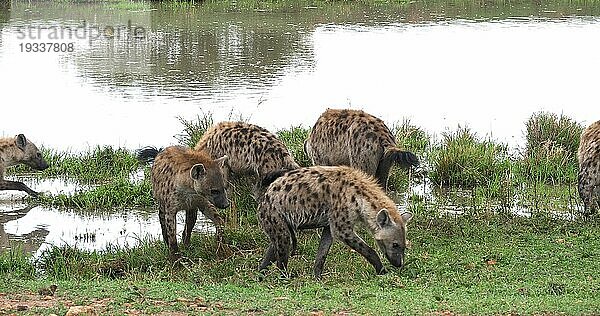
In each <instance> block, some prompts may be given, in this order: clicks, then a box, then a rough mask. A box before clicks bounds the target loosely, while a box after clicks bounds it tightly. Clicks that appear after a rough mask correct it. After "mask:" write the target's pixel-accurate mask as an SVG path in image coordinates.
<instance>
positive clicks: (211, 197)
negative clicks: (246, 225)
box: [139, 146, 229, 259]
mask: <svg viewBox="0 0 600 316" xmlns="http://www.w3.org/2000/svg"><path fill="white" fill-rule="evenodd" d="M139 158H140V159H142V160H146V161H147V160H152V158H154V164H153V165H152V193H153V195H154V198H155V199H156V201H157V202H158V207H159V208H158V218H159V219H160V226H161V228H162V235H163V239H164V241H165V243H166V244H167V246H168V247H169V254H170V257H171V258H172V259H177V258H178V257H179V249H178V247H177V236H176V235H177V227H176V225H177V223H176V215H177V212H179V211H181V210H185V228H184V230H183V238H182V241H183V244H184V245H186V246H187V245H189V243H190V237H191V235H192V229H193V228H194V224H195V223H196V218H197V215H198V211H200V212H202V214H204V216H206V217H207V218H208V219H210V220H211V221H212V222H213V223H214V224H215V225H216V226H217V237H220V234H221V229H222V225H223V220H222V219H221V217H220V216H219V215H218V214H217V210H216V208H215V207H218V208H227V207H229V201H228V200H227V194H226V193H225V182H224V179H223V171H222V170H221V168H222V167H223V165H224V163H225V161H226V160H227V156H223V157H221V158H218V159H215V160H213V159H212V158H210V157H209V156H208V155H207V154H206V153H204V152H202V151H196V150H192V149H189V148H184V147H181V146H171V147H167V148H165V149H163V150H162V151H160V152H159V151H158V150H156V149H152V148H148V147H147V148H145V149H143V150H142V151H140V153H139Z"/></svg>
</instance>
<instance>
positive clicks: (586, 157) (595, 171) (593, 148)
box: [577, 121, 600, 215]
mask: <svg viewBox="0 0 600 316" xmlns="http://www.w3.org/2000/svg"><path fill="white" fill-rule="evenodd" d="M577 158H578V159H579V185H578V189H579V196H580V197H581V199H582V200H583V205H584V207H585V213H586V214H587V215H591V214H594V213H596V212H597V211H598V209H600V121H598V122H595V123H593V124H592V125H590V126H589V127H588V128H586V129H585V130H584V131H583V134H581V142H580V143H579V150H578V153H577Z"/></svg>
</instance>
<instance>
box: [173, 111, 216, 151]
mask: <svg viewBox="0 0 600 316" xmlns="http://www.w3.org/2000/svg"><path fill="white" fill-rule="evenodd" d="M178 119H179V122H180V123H181V124H182V125H183V131H182V132H181V133H179V134H177V135H175V138H176V139H177V140H178V141H179V143H180V144H181V145H183V146H187V147H190V148H193V147H194V146H196V144H197V143H198V141H199V140H200V138H202V135H204V133H205V132H206V130H208V129H209V128H210V127H211V126H213V124H214V120H213V117H212V113H204V114H203V115H202V116H200V115H197V116H196V119H195V120H189V121H188V120H186V119H184V118H182V117H178Z"/></svg>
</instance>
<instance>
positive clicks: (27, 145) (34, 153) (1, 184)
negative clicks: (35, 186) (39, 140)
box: [0, 134, 48, 196]
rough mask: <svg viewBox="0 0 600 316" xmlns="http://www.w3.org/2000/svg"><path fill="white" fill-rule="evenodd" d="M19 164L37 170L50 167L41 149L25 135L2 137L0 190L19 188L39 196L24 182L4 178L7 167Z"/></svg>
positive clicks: (0, 142)
mask: <svg viewBox="0 0 600 316" xmlns="http://www.w3.org/2000/svg"><path fill="white" fill-rule="evenodd" d="M17 164H26V165H28V166H30V167H31V168H33V169H36V170H45V169H47V168H48V163H47V162H46V160H44V157H42V153H41V152H40V150H39V149H38V148H37V147H36V146H35V145H34V144H33V143H32V142H31V141H29V140H28V139H27V138H25V135H23V134H19V135H17V136H15V137H8V138H0V190H18V191H24V192H27V193H28V194H29V195H31V196H37V195H38V193H37V192H35V191H33V190H32V189H30V188H29V187H28V186H26V185H25V184H24V183H22V182H18V181H9V180H4V172H5V171H6V168H7V167H10V166H14V165H17Z"/></svg>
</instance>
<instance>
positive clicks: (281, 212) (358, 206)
mask: <svg viewBox="0 0 600 316" xmlns="http://www.w3.org/2000/svg"><path fill="white" fill-rule="evenodd" d="M279 175H281V176H280V177H279V178H276V177H277V176H279ZM272 177H273V178H276V179H275V180H274V181H273V182H272V183H271V184H270V185H269V187H268V188H267V191H266V193H265V195H264V196H263V198H262V200H261V202H260V205H259V209H258V219H259V222H260V225H261V227H262V228H263V229H264V231H265V232H266V234H267V235H268V236H269V240H270V244H269V247H268V249H267V251H266V253H265V256H264V259H263V261H262V263H261V265H260V268H259V269H260V270H264V269H266V268H267V267H268V266H269V265H270V264H271V263H273V262H275V261H276V262H277V266H278V267H279V268H280V269H282V270H285V269H286V268H287V263H288V258H289V256H290V252H292V250H293V249H294V248H295V244H296V230H299V229H310V228H323V232H322V236H321V241H320V244H319V249H318V251H317V256H316V260H315V265H314V274H315V277H317V278H320V276H321V272H322V271H323V265H324V264H325V257H326V256H327V253H328V252H329V248H330V247H331V244H332V242H333V238H336V239H339V240H341V241H342V242H343V243H345V244H346V245H347V246H348V247H350V248H352V249H354V250H355V251H356V252H358V253H360V254H361V255H362V256H363V257H365V258H366V259H367V261H369V263H370V264H372V265H373V267H374V268H375V271H376V272H377V273H378V274H382V273H385V268H384V267H383V264H382V263H381V260H380V259H379V256H378V255H377V253H376V252H375V250H373V249H372V248H371V247H369V246H368V245H367V244H366V243H365V242H364V241H363V240H362V239H361V238H360V237H359V236H358V235H357V234H356V232H355V230H354V227H355V225H356V224H358V223H360V222H362V223H364V224H366V227H367V228H368V229H369V231H370V232H371V233H372V234H373V235H374V237H375V240H376V241H377V244H378V245H379V248H380V249H381V251H383V253H384V254H385V256H386V258H387V259H388V260H389V261H390V263H391V264H392V265H394V266H396V267H401V266H402V265H403V263H404V250H405V249H406V224H407V223H408V222H409V221H410V220H411V218H412V217H413V215H412V214H411V213H410V212H403V213H401V212H399V211H398V209H397V206H396V204H395V203H394V202H393V201H392V200H391V199H390V198H389V197H388V196H387V195H386V194H385V192H384V191H383V190H382V189H381V187H380V186H379V185H378V184H377V182H376V181H375V179H373V178H372V177H371V176H368V175H366V174H365V173H363V172H362V171H360V170H357V169H354V168H350V167H346V166H337V167H323V166H315V167H308V168H301V169H296V170H292V171H287V172H280V173H279V174H277V173H275V174H274V175H273V176H272ZM269 180H270V179H267V181H269Z"/></svg>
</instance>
